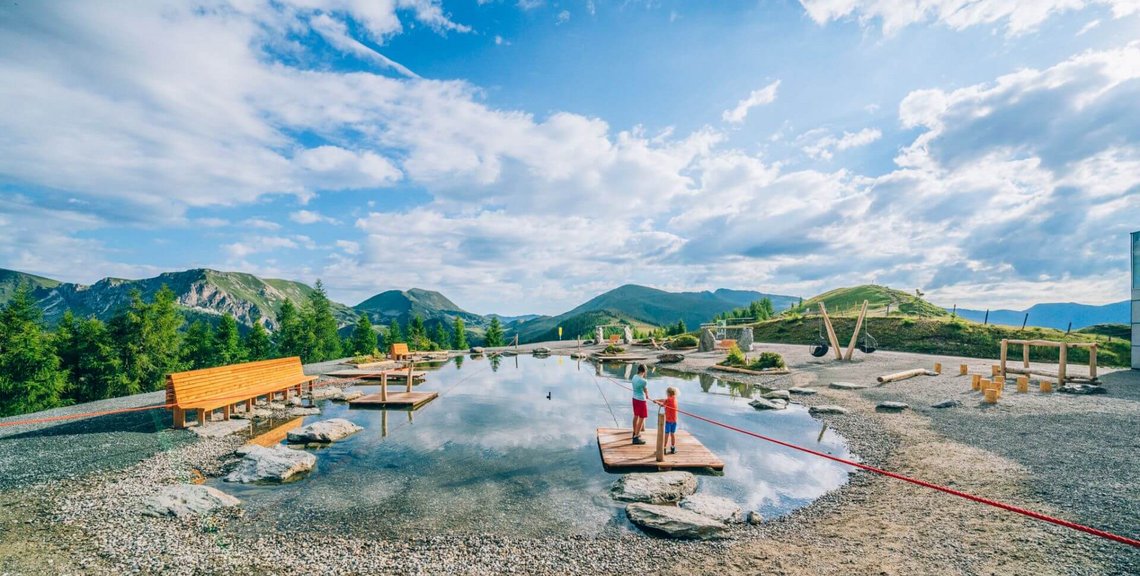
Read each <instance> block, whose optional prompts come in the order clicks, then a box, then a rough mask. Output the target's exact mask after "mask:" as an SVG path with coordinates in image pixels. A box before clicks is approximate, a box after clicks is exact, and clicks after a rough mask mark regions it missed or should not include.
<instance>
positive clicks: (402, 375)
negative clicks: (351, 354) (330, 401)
mask: <svg viewBox="0 0 1140 576" xmlns="http://www.w3.org/2000/svg"><path fill="white" fill-rule="evenodd" d="M383 374H387V375H388V381H389V382H395V381H400V382H406V381H407V379H408V370H407V368H405V369H403V370H400V369H395V370H361V369H359V368H348V369H345V370H336V371H335V372H329V373H328V374H325V375H326V376H333V377H335V378H356V379H358V380H379V379H380V378H381V377H382V375H383ZM426 377H427V372H425V371H423V370H416V371H413V372H412V378H414V379H415V380H416V381H422V380H423V379H424V378H426Z"/></svg>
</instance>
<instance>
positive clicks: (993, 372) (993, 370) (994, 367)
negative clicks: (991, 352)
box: [990, 364, 1001, 376]
mask: <svg viewBox="0 0 1140 576" xmlns="http://www.w3.org/2000/svg"><path fill="white" fill-rule="evenodd" d="M1000 368H1001V366H998V365H997V364H991V365H990V376H997V375H998V370H999V369H1000Z"/></svg>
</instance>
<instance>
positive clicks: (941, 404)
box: [930, 400, 962, 408]
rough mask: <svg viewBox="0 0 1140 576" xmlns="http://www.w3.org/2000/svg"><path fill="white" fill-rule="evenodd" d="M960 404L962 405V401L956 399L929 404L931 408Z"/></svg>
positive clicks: (952, 406) (951, 406) (950, 406)
mask: <svg viewBox="0 0 1140 576" xmlns="http://www.w3.org/2000/svg"><path fill="white" fill-rule="evenodd" d="M961 405H962V403H961V402H959V401H957V400H943V401H941V402H939V403H937V404H931V405H930V407H931V408H954V407H957V406H961Z"/></svg>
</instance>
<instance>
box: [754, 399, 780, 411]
mask: <svg viewBox="0 0 1140 576" xmlns="http://www.w3.org/2000/svg"><path fill="white" fill-rule="evenodd" d="M748 405H749V406H751V407H753V408H755V409H757V410H783V409H784V408H787V407H788V402H787V401H786V400H780V399H778V398H776V399H772V400H768V399H767V398H756V399H754V400H752V401H751V402H749V403H748Z"/></svg>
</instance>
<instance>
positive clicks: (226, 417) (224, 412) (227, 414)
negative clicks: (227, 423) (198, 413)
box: [222, 404, 230, 420]
mask: <svg viewBox="0 0 1140 576" xmlns="http://www.w3.org/2000/svg"><path fill="white" fill-rule="evenodd" d="M229 419H230V405H229V404H226V405H225V406H222V420H229Z"/></svg>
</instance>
